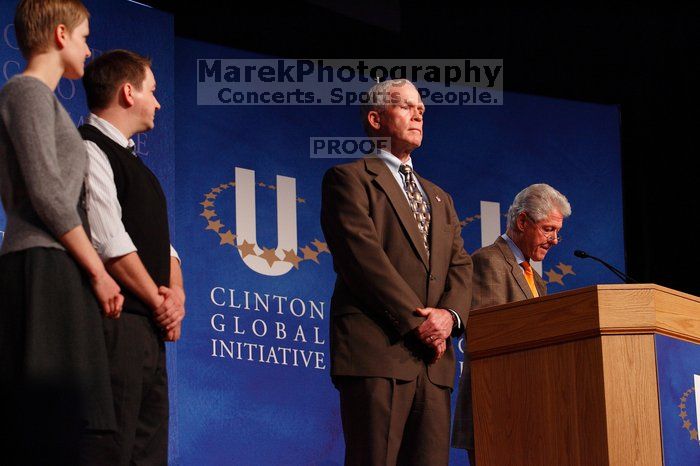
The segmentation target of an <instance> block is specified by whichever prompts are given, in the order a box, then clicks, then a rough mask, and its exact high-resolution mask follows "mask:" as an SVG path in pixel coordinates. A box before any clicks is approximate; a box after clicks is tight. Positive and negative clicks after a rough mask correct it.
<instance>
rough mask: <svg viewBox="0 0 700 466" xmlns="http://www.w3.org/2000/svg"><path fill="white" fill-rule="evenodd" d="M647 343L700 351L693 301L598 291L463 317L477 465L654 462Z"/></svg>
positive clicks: (657, 293)
mask: <svg viewBox="0 0 700 466" xmlns="http://www.w3.org/2000/svg"><path fill="white" fill-rule="evenodd" d="M655 334H663V335H666V336H670V337H672V338H677V339H681V340H684V341H689V342H694V343H700V298H698V297H696V296H691V295H688V294H685V293H681V292H678V291H674V290H671V289H669V288H664V287H662V286H658V285H646V284H644V285H599V286H593V287H588V288H581V289H578V290H572V291H567V292H564V293H558V294H554V295H549V296H544V297H541V298H536V299H531V300H527V301H521V302H516V303H510V304H506V305H502V306H494V307H490V308H485V309H479V310H475V311H473V312H472V313H471V314H470V315H469V325H468V337H467V341H468V349H469V354H470V357H471V367H472V369H471V371H472V396H473V400H474V426H475V436H476V437H475V441H476V454H477V458H476V462H477V464H478V466H487V465H494V466H505V465H527V466H537V465H545V466H550V465H552V466H563V465H581V466H597V465H601V466H602V465H610V466H619V465H654V466H658V465H661V464H662V449H661V428H660V418H659V416H660V414H659V396H658V387H657V377H656V358H655V341H654V335H655Z"/></svg>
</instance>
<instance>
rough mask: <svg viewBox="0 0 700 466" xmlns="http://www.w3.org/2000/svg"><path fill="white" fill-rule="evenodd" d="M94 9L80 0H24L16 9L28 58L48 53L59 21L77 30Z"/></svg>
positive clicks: (17, 30)
mask: <svg viewBox="0 0 700 466" xmlns="http://www.w3.org/2000/svg"><path fill="white" fill-rule="evenodd" d="M88 18H90V12H89V11H88V10H87V8H85V5H83V3H82V2H81V1H80V0H21V1H20V2H19V4H18V5H17V10H15V34H16V35H17V43H18V45H19V49H20V50H21V51H22V55H23V56H24V58H27V59H29V58H30V57H31V56H32V55H35V54H37V53H41V52H45V51H47V50H48V48H49V44H50V43H51V40H52V36H53V33H54V31H55V30H56V27H58V25H59V24H64V25H65V26H66V27H67V28H68V30H69V31H72V30H73V29H75V28H76V27H77V26H78V25H79V24H80V23H82V22H83V21H84V20H85V19H88Z"/></svg>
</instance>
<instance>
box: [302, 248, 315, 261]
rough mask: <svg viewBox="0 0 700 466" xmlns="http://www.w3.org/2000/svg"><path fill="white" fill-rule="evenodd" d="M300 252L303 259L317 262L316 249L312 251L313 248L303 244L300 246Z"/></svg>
mask: <svg viewBox="0 0 700 466" xmlns="http://www.w3.org/2000/svg"><path fill="white" fill-rule="evenodd" d="M301 252H303V253H304V260H305V261H308V260H311V261H314V262H316V263H317V264H318V263H319V262H318V259H316V256H318V253H317V252H316V251H314V250H313V249H311V248H310V247H309V246H304V247H303V248H301Z"/></svg>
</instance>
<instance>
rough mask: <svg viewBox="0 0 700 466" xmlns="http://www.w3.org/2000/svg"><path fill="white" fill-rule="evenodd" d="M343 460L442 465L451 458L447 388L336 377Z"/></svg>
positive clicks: (423, 379) (380, 465)
mask: <svg viewBox="0 0 700 466" xmlns="http://www.w3.org/2000/svg"><path fill="white" fill-rule="evenodd" d="M335 383H336V387H337V388H338V390H339V392H340V414H341V418H342V422H343V434H344V436H345V464H346V466H350V465H358V466H359V465H361V466H370V465H377V466H388V465H402V466H403V465H415V466H424V465H431V466H440V465H447V464H448V462H449V450H450V390H449V388H446V387H439V386H436V385H433V383H432V382H430V380H429V379H428V376H427V372H426V370H425V369H424V370H423V371H422V372H421V373H420V374H419V375H418V377H417V378H416V379H414V380H411V381H400V380H395V379H386V378H381V377H337V378H336V379H335Z"/></svg>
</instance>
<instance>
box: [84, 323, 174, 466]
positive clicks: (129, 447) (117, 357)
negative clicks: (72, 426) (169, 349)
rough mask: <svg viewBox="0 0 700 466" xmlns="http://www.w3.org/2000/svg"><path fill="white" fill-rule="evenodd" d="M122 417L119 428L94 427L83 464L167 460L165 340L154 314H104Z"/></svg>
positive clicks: (164, 462) (117, 410)
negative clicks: (109, 430) (115, 316)
mask: <svg viewBox="0 0 700 466" xmlns="http://www.w3.org/2000/svg"><path fill="white" fill-rule="evenodd" d="M104 330H105V340H106V342H107V352H108V356H109V365H110V372H111V376H112V391H113V392H114V409H115V413H116V417H117V432H116V433H100V432H94V433H93V435H92V436H90V437H89V438H88V440H87V442H86V445H85V448H84V449H83V450H84V453H83V464H90V465H110V466H112V465H114V466H116V465H167V464H168V376H167V373H166V367H165V345H164V343H163V341H162V339H161V338H160V336H159V332H158V329H156V328H154V326H153V324H152V322H151V321H150V319H148V318H146V317H144V316H140V315H135V314H130V313H126V312H125V313H122V315H121V317H120V318H119V319H117V320H112V319H104Z"/></svg>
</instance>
